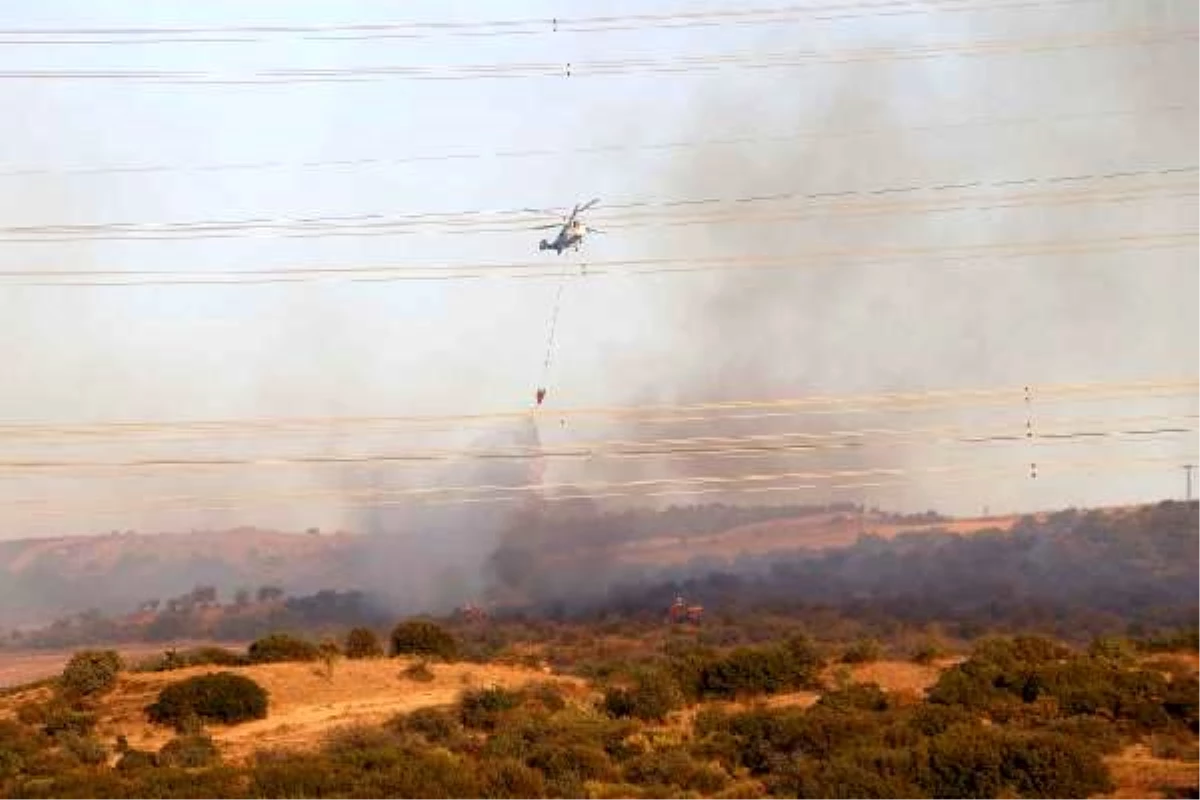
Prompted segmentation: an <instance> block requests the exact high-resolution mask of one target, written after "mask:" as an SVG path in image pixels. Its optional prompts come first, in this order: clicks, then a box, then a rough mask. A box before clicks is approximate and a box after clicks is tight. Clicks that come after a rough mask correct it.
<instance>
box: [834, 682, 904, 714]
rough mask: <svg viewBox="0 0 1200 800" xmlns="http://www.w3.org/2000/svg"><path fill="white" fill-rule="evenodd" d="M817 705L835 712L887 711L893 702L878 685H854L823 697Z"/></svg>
mask: <svg viewBox="0 0 1200 800" xmlns="http://www.w3.org/2000/svg"><path fill="white" fill-rule="evenodd" d="M817 705H818V706H819V707H821V708H828V709H832V710H834V711H887V710H888V708H890V707H891V702H890V701H889V700H888V696H887V693H886V692H885V691H883V689H881V688H879V685H878V684H875V683H852V684H850V685H849V686H846V687H843V688H841V689H838V690H836V691H832V692H826V693H825V694H823V695H821V699H819V700H818V701H817Z"/></svg>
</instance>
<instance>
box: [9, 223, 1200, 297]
mask: <svg viewBox="0 0 1200 800" xmlns="http://www.w3.org/2000/svg"><path fill="white" fill-rule="evenodd" d="M1197 233H1198V232H1197V231H1174V232H1170V233H1164V234H1145V235H1128V236H1117V237H1110V238H1103V239H1075V240H1060V241H1053V240H1050V241H1042V242H989V243H984V244H978V245H964V246H958V247H934V248H930V247H924V248H896V249H891V250H882V249H881V250H870V249H855V248H845V249H840V250H828V251H823V252H810V253H797V254H794V255H790V256H753V257H748V256H729V257H706V258H693V259H683V258H656V259H629V260H618V261H600V262H593V263H589V264H587V265H586V275H587V276H588V277H589V278H595V277H603V276H625V277H639V276H640V277H644V276H649V275H668V274H683V273H699V272H713V271H730V270H732V271H743V272H748V271H761V270H791V269H800V268H806V269H811V268H815V267H832V266H840V267H843V268H850V267H862V266H874V265H881V264H902V263H908V262H910V261H911V260H913V259H916V258H920V259H921V263H922V267H923V268H924V267H928V266H931V265H946V264H956V263H967V262H975V261H985V260H992V259H994V260H1007V259H1013V258H1032V257H1040V256H1050V255H1054V256H1063V257H1065V256H1077V255H1087V254H1099V253H1121V252H1130V251H1138V252H1150V251H1155V250H1172V249H1179V248H1184V247H1194V246H1195V242H1196V240H1197ZM25 274H28V273H17V274H9V275H0V279H3V278H6V277H12V278H18V279H16V280H0V282H2V283H3V285H7V286H24V287H41V288H48V287H60V288H102V287H103V288H130V287H138V286H266V285H281V284H305V283H326V282H330V281H345V282H349V283H391V282H398V281H422V282H424V281H434V282H437V281H474V280H485V279H512V280H520V279H530V278H533V279H542V278H548V277H549V278H555V277H558V276H559V275H560V274H561V265H560V264H557V265H556V264H553V263H549V262H526V263H490V264H488V263H483V264H473V265H446V266H443V267H417V266H412V265H407V266H372V267H338V268H334V267H321V268H297V269H292V270H258V271H240V272H223V273H221V272H209V273H198V272H190V271H188V272H180V271H172V270H159V271H156V272H154V273H145V272H141V273H138V272H137V271H134V273H130V274H129V275H123V274H122V273H121V272H120V271H110V272H100V271H96V272H95V274H94V276H93V275H91V274H88V275H83V274H71V273H66V272H63V273H58V274H57V277H56V276H55V273H51V272H43V273H39V274H40V275H42V279H41V280H24V279H20V278H23V277H24V275H25ZM126 277H132V280H125V278H126ZM85 278H90V279H86V280H85Z"/></svg>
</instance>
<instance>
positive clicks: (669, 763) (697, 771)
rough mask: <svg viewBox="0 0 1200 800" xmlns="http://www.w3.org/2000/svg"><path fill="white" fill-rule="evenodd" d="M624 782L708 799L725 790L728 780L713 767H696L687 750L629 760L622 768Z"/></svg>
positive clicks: (670, 751) (650, 754) (655, 752)
mask: <svg viewBox="0 0 1200 800" xmlns="http://www.w3.org/2000/svg"><path fill="white" fill-rule="evenodd" d="M625 780H627V781H629V782H630V783H634V784H640V785H647V784H649V785H651V786H669V787H675V788H677V789H683V790H684V791H695V792H699V793H701V795H702V796H705V797H708V796H711V795H712V794H713V793H714V792H719V791H720V790H722V789H724V788H725V784H726V783H727V782H728V780H729V776H728V775H726V774H725V772H724V771H723V770H721V769H718V768H716V767H713V766H710V765H708V764H699V763H696V762H695V761H694V760H693V759H692V757H691V756H690V755H689V754H688V752H687V751H686V750H682V749H679V748H672V749H668V750H656V751H654V752H650V753H645V754H643V755H640V756H638V757H637V758H634V759H632V760H631V761H630V762H629V763H628V764H627V765H626V766H625ZM673 794H678V793H677V792H673Z"/></svg>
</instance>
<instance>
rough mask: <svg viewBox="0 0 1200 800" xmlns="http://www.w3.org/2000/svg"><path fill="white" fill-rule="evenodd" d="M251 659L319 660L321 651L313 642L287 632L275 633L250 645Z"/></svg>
mask: <svg viewBox="0 0 1200 800" xmlns="http://www.w3.org/2000/svg"><path fill="white" fill-rule="evenodd" d="M248 652H249V656H250V660H251V661H252V662H254V663H255V664H272V663H277V662H280V661H317V660H319V659H320V658H321V651H320V648H318V647H317V646H316V645H315V644H313V643H312V642H306V641H305V640H303V639H299V638H297V637H295V636H292V635H290V634H287V633H273V634H271V635H270V636H264V637H263V638H261V639H259V640H257V641H256V642H254V643H253V644H251V645H250V649H249V651H248Z"/></svg>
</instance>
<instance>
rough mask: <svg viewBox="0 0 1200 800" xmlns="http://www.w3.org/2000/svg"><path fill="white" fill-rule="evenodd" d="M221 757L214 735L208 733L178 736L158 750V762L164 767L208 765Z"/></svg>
mask: <svg viewBox="0 0 1200 800" xmlns="http://www.w3.org/2000/svg"><path fill="white" fill-rule="evenodd" d="M220 758H221V755H220V753H219V752H218V751H217V746H216V744H214V743H213V740H212V737H211V736H208V735H207V734H195V733H194V734H189V735H187V736H177V737H175V738H174V739H172V740H171V741H169V742H167V743H166V744H164V745H163V746H162V748H160V749H159V751H158V759H157V762H158V764H159V766H163V767H187V768H194V767H207V766H210V765H212V764H215V763H217V762H218V761H219V760H220Z"/></svg>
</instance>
